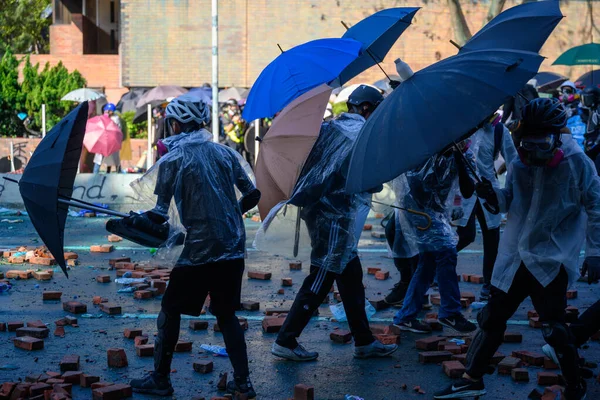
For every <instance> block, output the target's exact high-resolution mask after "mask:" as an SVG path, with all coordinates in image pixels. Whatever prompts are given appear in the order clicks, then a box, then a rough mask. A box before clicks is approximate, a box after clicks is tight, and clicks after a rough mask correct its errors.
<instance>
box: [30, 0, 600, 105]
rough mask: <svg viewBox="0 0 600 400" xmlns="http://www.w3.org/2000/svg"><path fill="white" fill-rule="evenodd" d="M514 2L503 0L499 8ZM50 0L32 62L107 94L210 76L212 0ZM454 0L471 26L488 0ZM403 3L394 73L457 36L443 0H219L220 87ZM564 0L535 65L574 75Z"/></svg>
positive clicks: (580, 26)
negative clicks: (568, 61)
mask: <svg viewBox="0 0 600 400" xmlns="http://www.w3.org/2000/svg"><path fill="white" fill-rule="evenodd" d="M520 2H521V0H507V2H506V6H505V7H506V8H508V7H512V6H514V5H515V4H518V3H520ZM54 4H55V23H54V24H53V25H52V27H51V30H50V40H51V46H50V47H51V54H49V55H33V56H32V61H33V62H34V63H35V62H40V63H41V64H44V63H45V62H47V61H48V62H50V63H51V64H55V63H58V61H59V60H62V61H63V63H64V64H65V65H66V67H67V68H68V69H70V70H73V69H77V70H79V71H80V72H81V73H82V74H83V76H84V77H85V78H86V79H87V81H88V85H89V86H90V87H94V88H102V89H103V90H104V91H105V92H106V94H107V96H108V99H109V100H110V101H113V102H116V101H118V99H119V97H120V95H121V94H122V93H123V92H125V91H126V90H127V89H126V87H137V86H142V87H153V86H156V85H159V84H176V85H181V86H187V87H192V86H200V85H201V84H202V83H204V82H210V80H211V1H210V0H193V1H190V0H187V1H180V0H153V1H148V0H120V1H119V0H54ZM111 4H112V5H111ZM461 4H462V6H463V11H464V13H465V17H466V19H467V22H468V24H469V27H470V28H471V30H472V31H473V32H474V31H477V30H478V29H479V28H480V27H481V26H482V25H483V21H484V19H485V16H486V14H487V11H488V7H489V1H485V0H480V1H471V0H462V1H461ZM84 6H87V7H84ZM403 6H421V7H422V9H421V10H420V11H419V13H417V15H416V17H415V19H414V21H413V22H414V23H413V26H411V27H410V28H409V29H407V30H406V32H405V33H404V34H403V36H402V37H401V38H400V40H399V41H398V42H397V43H396V45H395V46H394V47H393V48H392V50H391V52H390V54H389V55H388V57H387V59H386V62H385V63H384V68H385V69H386V70H387V71H389V72H394V66H393V60H394V59H395V58H397V57H400V58H402V59H404V60H405V61H406V62H408V63H409V64H410V65H411V66H412V67H413V69H414V70H419V69H421V68H423V67H425V66H427V65H429V64H431V63H433V62H436V61H437V60H440V59H443V58H446V57H449V56H451V55H453V54H456V49H455V48H454V47H453V46H452V45H451V44H450V43H449V39H452V38H453V37H454V36H453V31H452V27H451V23H450V14H449V11H448V8H447V0H362V1H349V0H220V1H219V52H220V60H219V82H220V86H223V87H226V86H243V87H249V86H251V85H252V82H253V81H254V80H255V79H256V77H257V76H258V74H259V73H260V71H261V70H262V69H263V68H264V67H265V66H266V65H267V64H268V63H269V62H270V61H271V60H273V59H274V58H275V57H277V55H278V54H279V49H278V47H277V44H279V45H281V47H282V48H283V49H286V48H290V47H292V46H295V45H297V44H300V43H303V42H306V41H309V40H313V39H317V38H321V37H339V36H341V35H342V34H343V33H344V28H343V26H342V25H341V23H340V21H342V20H343V21H345V22H346V23H348V24H350V25H351V24H354V23H356V22H358V21H359V20H361V19H362V18H364V17H366V16H368V15H370V14H372V13H374V12H376V11H377V10H380V9H383V8H388V7H403ZM561 6H562V11H563V14H564V15H566V16H567V18H565V19H564V20H563V21H562V22H561V23H560V24H559V26H558V28H557V29H556V31H555V32H554V34H553V35H552V37H551V38H550V39H549V40H548V42H547V44H546V45H545V46H544V48H543V49H542V51H541V54H542V55H544V56H546V57H547V60H546V61H545V62H544V65H543V66H542V70H550V71H555V72H559V73H563V74H565V75H567V76H571V77H573V78H576V77H578V76H579V75H581V74H583V73H584V72H586V71H587V70H589V68H586V67H577V68H568V67H551V66H550V64H551V63H552V61H553V60H555V59H556V57H558V55H559V54H561V53H562V52H563V51H565V50H567V49H568V48H570V47H572V46H575V45H579V44H582V43H585V42H589V41H590V38H589V36H588V35H587V33H588V32H589V28H590V27H589V24H590V23H589V12H590V11H589V10H588V8H587V4H586V2H585V1H578V0H569V1H561ZM57 7H58V8H57ZM65 10H66V11H65ZM108 11H110V12H111V13H116V14H117V15H118V18H113V17H111V19H110V21H113V20H115V22H109V21H108V20H107V19H106V18H107V17H106V16H105V14H106V12H108ZM66 14H68V15H67V16H66V17H65V15H66ZM92 14H93V15H92ZM111 15H112V14H111ZM57 16H58V18H59V20H58V21H56V18H57ZM103 21H104V22H103ZM117 50H118V51H117ZM117 53H118V54H117ZM382 78H383V75H382V74H381V72H380V71H379V70H378V69H377V68H371V69H370V70H368V71H366V72H365V73H363V74H362V75H361V76H360V77H358V78H357V79H356V80H355V81H364V82H373V81H376V80H379V79H382Z"/></svg>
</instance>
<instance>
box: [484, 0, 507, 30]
mask: <svg viewBox="0 0 600 400" xmlns="http://www.w3.org/2000/svg"><path fill="white" fill-rule="evenodd" d="M504 4H506V0H492V2H491V4H490V9H489V10H488V14H487V17H486V18H485V20H484V21H483V25H484V26H485V24H487V23H488V22H490V21H491V20H493V19H494V17H495V16H496V15H498V14H500V13H501V12H502V9H503V8H504Z"/></svg>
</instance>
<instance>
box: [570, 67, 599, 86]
mask: <svg viewBox="0 0 600 400" xmlns="http://www.w3.org/2000/svg"><path fill="white" fill-rule="evenodd" d="M575 84H576V85H577V86H583V87H586V88H588V87H593V86H598V87H600V69H596V70H594V71H589V72H586V73H585V74H583V75H581V76H580V77H579V78H577V80H576V81H575Z"/></svg>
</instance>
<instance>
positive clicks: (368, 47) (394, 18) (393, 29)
mask: <svg viewBox="0 0 600 400" xmlns="http://www.w3.org/2000/svg"><path fill="white" fill-rule="evenodd" d="M419 9H420V8H419V7H398V8H388V9H385V10H381V11H378V12H376V13H375V14H373V15H370V16H368V17H367V18H365V19H363V20H362V21H360V22H358V23H357V24H356V25H354V26H352V27H351V28H348V30H347V31H346V33H344V35H343V36H342V38H344V39H354V40H356V41H358V42H360V43H361V44H362V48H361V50H362V51H361V55H360V56H359V57H358V58H357V59H356V60H354V61H352V63H350V65H348V66H347V67H346V68H344V70H343V71H342V72H341V73H340V74H339V76H338V77H337V79H336V80H335V81H334V82H332V83H331V85H332V86H334V87H336V86H341V85H343V84H345V83H346V82H348V81H349V80H350V79H352V78H354V77H355V76H357V75H358V74H360V73H361V72H363V71H365V70H367V69H369V68H370V67H372V66H374V65H375V64H378V63H380V62H383V60H384V58H385V56H386V55H387V53H388V52H389V51H390V49H391V48H392V46H393V45H394V43H396V40H398V38H399V37H400V35H402V33H403V32H404V31H405V30H406V28H408V27H409V26H410V24H411V22H412V19H413V17H414V16H415V14H416V13H417V11H419ZM344 26H346V25H345V24H344Z"/></svg>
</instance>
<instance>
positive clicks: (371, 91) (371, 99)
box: [347, 85, 383, 107]
mask: <svg viewBox="0 0 600 400" xmlns="http://www.w3.org/2000/svg"><path fill="white" fill-rule="evenodd" d="M382 101H383V95H382V94H381V92H380V91H379V90H377V89H375V88H373V87H371V86H367V85H360V86H359V87H357V88H356V89H354V91H353V92H352V94H350V97H348V101H347V103H348V104H351V105H353V106H359V105H361V104H362V103H369V104H372V105H373V106H374V107H377V106H378V105H379V103H381V102H382Z"/></svg>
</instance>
